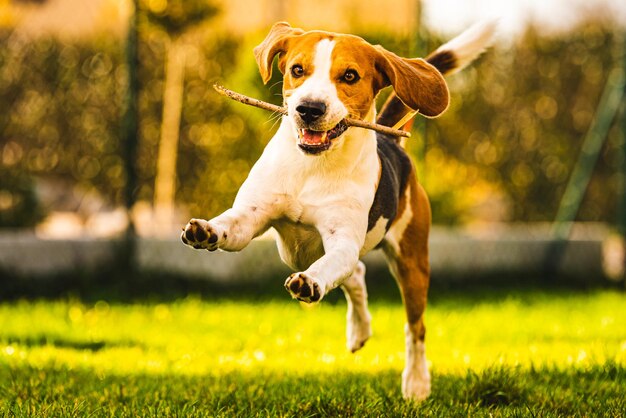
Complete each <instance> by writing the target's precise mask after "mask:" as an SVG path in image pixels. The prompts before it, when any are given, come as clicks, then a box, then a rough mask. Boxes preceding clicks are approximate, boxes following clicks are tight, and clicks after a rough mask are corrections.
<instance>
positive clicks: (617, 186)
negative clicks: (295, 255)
mask: <svg viewBox="0 0 626 418" xmlns="http://www.w3.org/2000/svg"><path fill="white" fill-rule="evenodd" d="M487 18H497V19H499V28H500V29H499V34H498V37H497V40H496V42H495V45H494V47H493V48H492V49H490V50H489V51H488V52H487V53H486V54H484V55H483V56H482V57H481V58H480V59H479V60H478V61H477V62H476V63H475V64H474V65H472V66H471V67H470V68H467V69H465V70H464V71H462V72H461V73H458V74H456V75H453V76H451V77H449V79H448V81H449V85H450V91H451V94H452V104H451V107H450V109H449V110H448V112H447V113H446V114H445V115H443V116H442V117H440V118H438V119H435V120H428V121H426V120H423V119H422V120H419V121H418V122H417V123H416V124H415V127H414V133H413V137H412V138H411V139H410V140H409V150H410V152H411V154H412V156H413V157H414V159H415V161H416V162H417V166H418V170H419V173H420V179H421V181H422V183H423V184H424V186H425V188H426V190H427V192H428V194H429V196H430V199H431V202H432V206H433V222H434V224H435V229H434V232H433V237H432V247H433V253H432V263H433V269H434V274H435V275H439V276H441V277H453V276H455V275H456V276H463V277H466V276H472V277H479V276H482V275H483V274H487V275H489V274H491V275H499V274H501V273H503V272H504V273H507V274H514V273H519V274H522V275H524V274H529V272H530V273H532V274H541V275H548V276H553V275H559V274H563V275H570V276H579V277H582V278H583V279H584V280H605V279H606V278H612V279H613V280H618V281H622V282H623V264H624V261H623V260H624V257H623V245H622V239H621V233H622V232H624V230H625V229H624V225H625V224H626V204H625V202H626V196H625V195H624V189H625V184H626V183H625V180H624V173H625V172H626V160H625V155H626V152H625V150H626V144H625V140H624V138H625V132H626V117H625V116H624V115H625V113H626V112H625V109H624V99H623V96H624V67H625V65H626V54H625V51H626V4H625V3H624V2H623V1H620V0H596V1H594V2H585V1H582V0H578V1H571V0H570V1H567V0H552V1H548V2H546V1H539V0H526V1H523V0H517V1H509V2H498V1H495V0H472V1H462V0H446V1H441V0H439V1H436V0H423V1H418V0H400V1H396V2H393V4H389V3H388V2H385V1H382V0H365V1H364V0H361V1H358V2H357V1H354V0H332V1H331V0H319V1H317V2H314V3H311V2H306V1H301V0H290V1H286V0H262V1H257V2H248V1H245V0H230V1H224V0H184V1H183V0H135V1H131V0H91V1H88V2H85V1H81V0H0V276H3V277H5V278H6V280H5V283H4V290H3V291H5V292H10V291H9V290H7V289H9V288H12V286H16V285H15V284H14V281H13V280H9V279H8V278H9V277H11V278H15V277H34V276H37V277H44V276H46V277H48V276H55V275H59V274H62V273H64V272H73V273H74V274H75V273H76V272H81V274H82V273H86V274H91V273H92V272H94V271H95V272H100V271H103V269H104V270H106V271H109V269H111V268H112V266H120V268H121V269H122V270H124V271H153V272H159V273H164V272H170V273H172V274H174V275H192V276H193V275H195V276H198V277H204V278H213V279H216V280H222V281H228V280H231V279H233V278H234V277H236V278H238V279H239V278H242V279H253V278H254V277H255V276H256V275H259V274H260V273H259V271H261V270H263V269H267V272H268V275H270V276H274V277H275V275H276V274H278V273H276V271H277V270H273V269H279V270H280V269H281V268H282V267H279V266H280V262H279V261H278V259H277V255H276V254H275V250H274V249H273V248H271V245H269V246H268V245H266V244H267V243H265V244H264V243H260V244H258V245H256V246H253V247H254V248H251V249H250V252H249V253H248V254H246V251H244V253H242V254H241V255H224V254H218V255H213V254H211V255H210V256H209V255H208V254H205V253H202V254H200V253H197V252H194V251H191V250H189V249H187V248H184V247H183V245H182V244H180V243H179V242H178V235H179V231H180V228H181V226H182V225H184V224H185V223H186V221H187V220H188V219H189V218H190V217H202V218H211V217H213V216H215V215H217V214H219V213H220V212H221V211H223V210H225V209H227V208H228V207H229V205H230V204H231V203H232V200H233V198H234V196H235V194H236V192H237V189H238V187H239V186H240V184H241V183H242V182H243V180H244V179H245V178H246V176H247V173H248V171H249V170H250V168H251V166H252V164H253V163H254V161H255V160H256V159H257V158H258V156H259V155H260V153H261V151H262V149H263V147H264V145H265V144H266V143H267V142H268V140H269V139H270V138H271V136H272V135H273V133H274V131H275V130H276V127H277V123H276V121H275V120H272V119H271V117H270V114H269V113H267V112H265V111H263V110H258V109H253V108H250V107H247V106H243V105H241V104H239V103H235V102H232V101H228V100H226V99H224V98H222V97H220V96H218V95H217V94H216V93H215V92H214V91H213V89H212V85H213V83H215V82H219V83H221V84H223V85H225V86H227V87H229V88H231V89H233V90H236V91H238V92H241V93H244V94H246V95H249V96H253V97H257V98H259V99H262V100H266V101H271V102H274V103H280V102H281V97H280V92H281V84H280V74H279V73H278V71H275V72H274V79H273V80H272V81H271V82H270V83H268V86H267V87H266V86H264V85H263V84H262V82H261V78H260V76H259V74H258V70H257V67H256V64H255V61H254V57H253V54H252V48H253V47H254V46H255V45H257V44H258V43H259V42H260V41H261V40H262V39H263V38H264V36H265V35H266V33H267V31H268V29H269V28H270V27H271V25H272V24H273V23H274V22H276V21H281V20H287V21H289V22H290V23H291V24H292V25H293V26H297V27H302V28H304V29H325V30H331V31H338V32H350V33H354V34H358V35H360V36H362V37H364V38H365V39H367V40H368V41H369V42H371V43H374V44H376V43H379V44H381V45H383V46H384V47H385V48H387V49H389V50H392V51H394V52H396V53H397V54H399V55H402V56H425V55H427V54H428V53H429V52H430V51H432V50H434V49H436V48H437V47H438V46H439V45H440V44H442V43H444V42H445V41H447V40H448V39H450V38H452V37H454V36H455V35H457V34H458V33H460V32H461V31H463V30H464V29H466V28H467V27H469V26H470V25H471V24H473V23H475V22H477V21H479V20H482V19H487ZM386 94H388V92H383V93H382V94H381V98H380V99H381V100H382V99H384V97H385V95H386ZM270 244H271V243H270ZM242 257H243V258H242ZM377 260H378V259H373V263H374V264H376V263H377V262H378V261H377ZM263 271H266V270H263ZM281 274H282V272H281ZM9 283H10V284H9Z"/></svg>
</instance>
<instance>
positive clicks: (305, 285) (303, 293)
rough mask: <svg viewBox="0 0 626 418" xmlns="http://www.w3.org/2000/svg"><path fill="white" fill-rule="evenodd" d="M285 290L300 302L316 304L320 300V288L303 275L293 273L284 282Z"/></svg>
mask: <svg viewBox="0 0 626 418" xmlns="http://www.w3.org/2000/svg"><path fill="white" fill-rule="evenodd" d="M285 289H287V291H288V292H289V293H290V294H291V296H292V297H293V298H295V299H298V300H300V301H302V302H307V303H312V302H317V301H319V300H320V299H321V298H322V295H321V292H320V286H319V285H318V284H317V282H316V281H314V280H313V279H311V278H310V277H308V276H307V275H305V274H304V273H294V274H292V275H291V276H289V278H288V279H287V281H285Z"/></svg>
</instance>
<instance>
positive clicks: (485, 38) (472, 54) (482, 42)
mask: <svg viewBox="0 0 626 418" xmlns="http://www.w3.org/2000/svg"><path fill="white" fill-rule="evenodd" d="M497 23H498V22H497V21H496V20H488V21H484V22H479V23H476V24H474V25H473V26H471V27H470V28H469V29H467V30H466V31H464V32H463V33H461V34H460V35H459V36H457V37H456V38H453V39H452V40H450V41H448V42H447V43H445V44H443V45H441V46H440V47H439V48H437V50H436V51H435V53H434V54H436V53H438V52H443V51H449V52H452V53H454V56H455V57H456V59H457V62H456V66H455V68H454V69H452V70H450V71H449V72H447V73H446V74H452V73H454V72H456V71H459V70H462V69H463V68H465V67H466V66H467V65H469V64H470V63H471V62H472V61H474V60H475V59H476V58H478V57H479V56H480V54H482V53H483V52H485V50H486V49H487V48H489V47H490V46H491V45H492V43H493V41H494V37H495V34H496V30H497ZM434 54H432V55H434Z"/></svg>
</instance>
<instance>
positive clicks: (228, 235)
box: [180, 205, 269, 251]
mask: <svg viewBox="0 0 626 418" xmlns="http://www.w3.org/2000/svg"><path fill="white" fill-rule="evenodd" d="M268 223H269V218H268V216H267V213H265V212H264V211H263V210H262V209H260V208H259V207H258V206H248V205H243V206H238V207H233V208H231V209H228V210H227V211H226V212H224V213H222V214H221V215H219V216H217V217H215V218H213V219H211V220H209V221H206V220H204V219H191V220H190V221H189V223H187V225H186V226H185V228H184V229H183V232H182V234H181V237H180V238H181V240H182V241H183V242H184V243H185V244H187V245H189V246H191V247H193V248H196V249H206V250H209V251H215V250H217V249H221V250H225V251H239V250H241V249H243V248H244V247H245V246H246V245H248V244H249V243H250V241H252V239H253V238H254V237H256V236H258V235H260V234H262V233H263V232H265V230H267V228H268Z"/></svg>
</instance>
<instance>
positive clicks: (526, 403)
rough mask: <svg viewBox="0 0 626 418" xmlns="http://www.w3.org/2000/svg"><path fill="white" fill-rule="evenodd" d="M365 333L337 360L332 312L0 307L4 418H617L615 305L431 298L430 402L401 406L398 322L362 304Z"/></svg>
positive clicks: (621, 408) (555, 295) (620, 353)
mask: <svg viewBox="0 0 626 418" xmlns="http://www.w3.org/2000/svg"><path fill="white" fill-rule="evenodd" d="M371 299H372V305H371V311H372V315H373V318H374V320H373V328H374V336H373V337H372V339H371V340H370V341H369V342H368V343H367V344H366V345H365V347H364V348H363V349H362V350H361V351H360V352H358V353H356V354H350V353H349V352H348V351H347V350H346V348H345V337H344V332H345V323H344V318H345V303H344V302H343V301H342V300H341V299H338V298H337V297H335V298H334V300H335V302H334V303H328V302H327V303H322V304H321V305H320V306H316V307H313V308H311V307H302V306H300V305H299V304H298V303H297V302H294V301H290V300H288V299H287V295H286V294H285V296H284V299H272V300H265V301H257V302H255V301H251V300H249V299H248V300H245V299H244V300H232V299H219V298H213V299H209V300H203V299H200V298H193V297H192V298H185V299H180V300H176V301H173V302H167V303H158V302H139V303H132V304H129V303H121V302H108V303H107V302H104V301H98V302H95V303H92V302H89V303H87V302H82V301H80V300H74V299H61V300H55V301H43V300H41V301H34V302H33V301H16V302H5V303H2V304H0V413H1V414H2V415H4V416H13V415H17V416H55V417H56V416H81V417H82V416H90V415H95V416H133V417H134V416H154V415H158V416H235V415H236V416H244V417H247V416H294V417H307V416H358V417H362V416H441V417H450V416H471V417H474V416H536V417H544V416H568V417H569V416H612V417H623V416H626V294H625V293H623V292H619V291H617V290H606V289H605V290H590V291H585V292H583V291H572V290H561V291H542V290H536V289H535V290H528V289H527V290H507V291H492V292H488V293H483V292H478V291H470V292H469V293H463V292H458V291H456V292H453V293H446V292H441V291H440V292H438V293H435V294H433V296H432V298H431V303H430V305H429V308H428V311H427V318H426V322H427V354H428V357H429V361H430V364H431V371H432V374H433V387H432V389H433V394H432V396H431V397H430V398H429V399H428V400H427V401H426V402H424V403H422V404H414V403H407V402H405V401H403V400H402V398H401V396H400V373H401V371H402V368H403V365H404V346H403V344H404V342H403V340H404V336H403V323H404V315H403V310H402V306H401V305H400V303H399V302H396V301H393V300H380V299H378V300H377V299H376V298H375V295H374V294H372V298H371Z"/></svg>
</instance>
